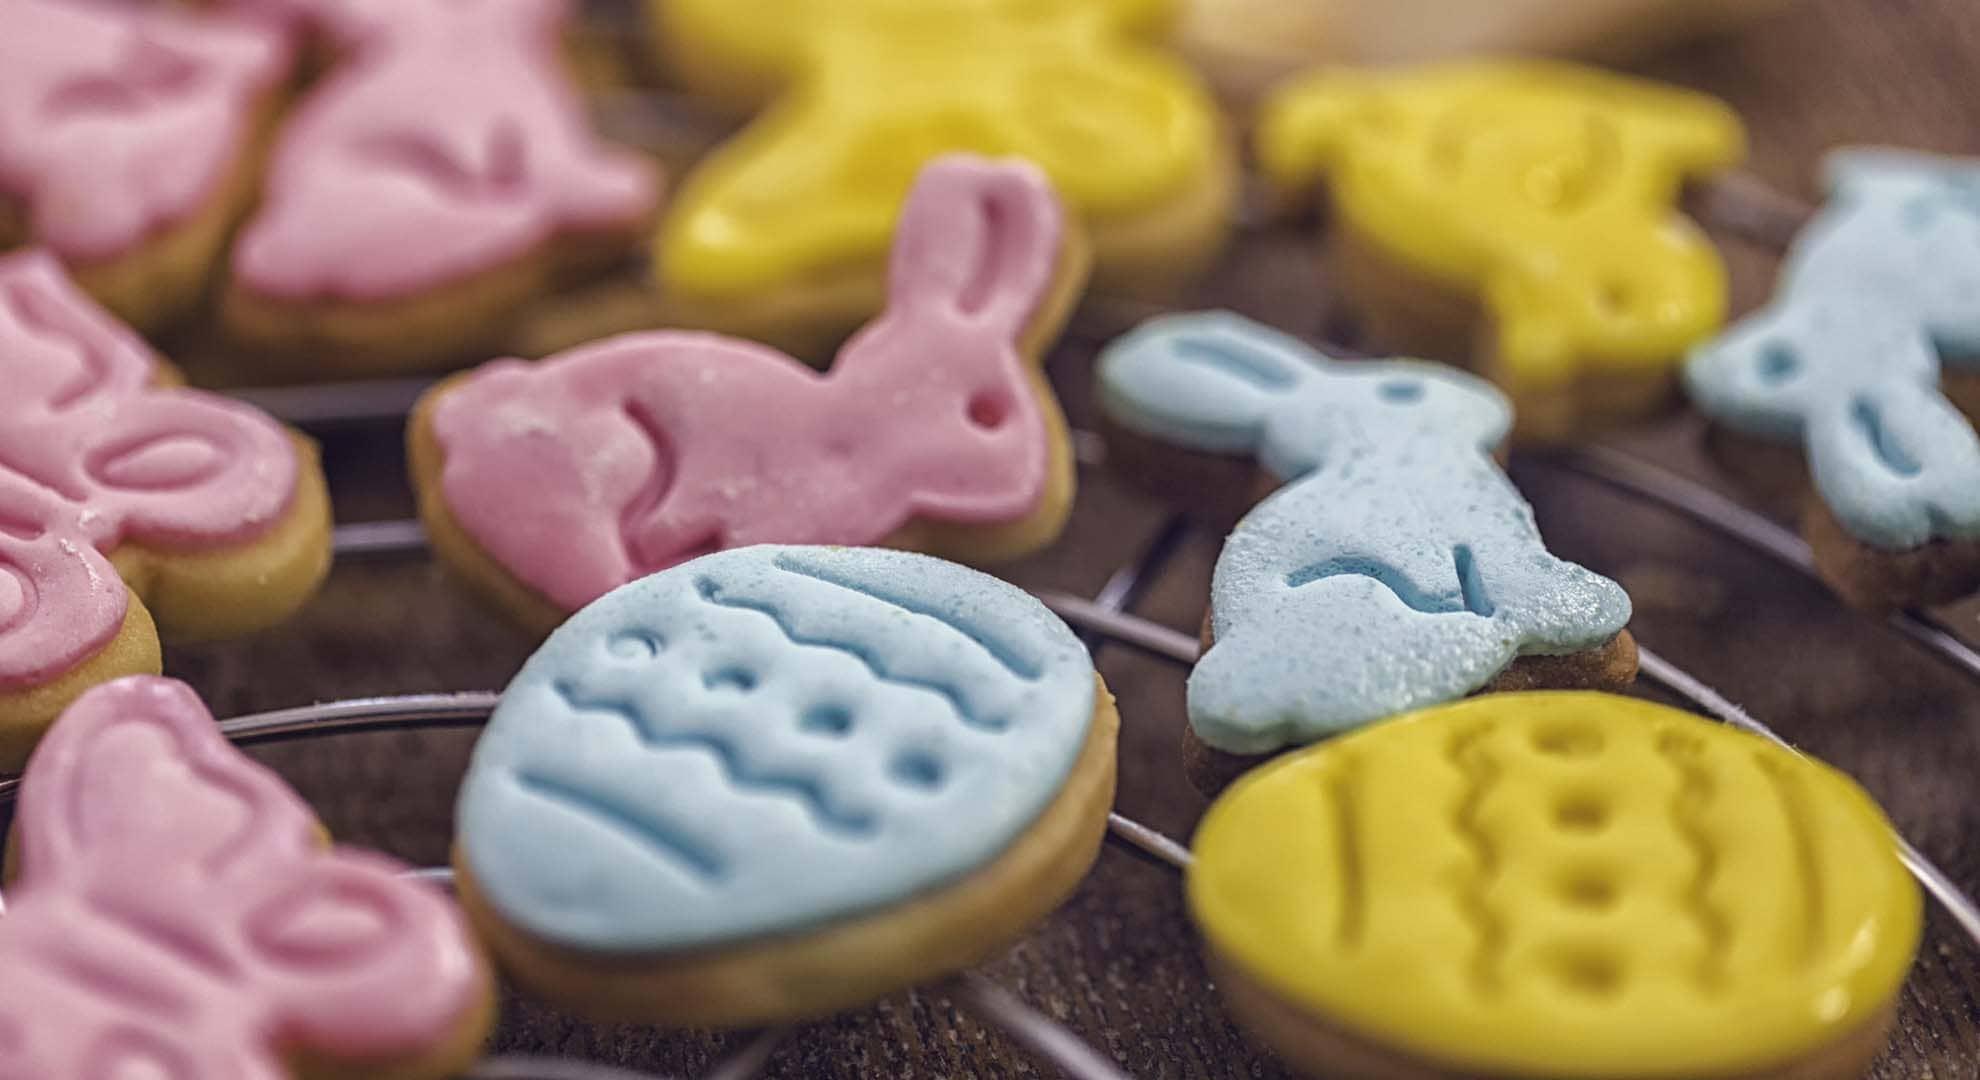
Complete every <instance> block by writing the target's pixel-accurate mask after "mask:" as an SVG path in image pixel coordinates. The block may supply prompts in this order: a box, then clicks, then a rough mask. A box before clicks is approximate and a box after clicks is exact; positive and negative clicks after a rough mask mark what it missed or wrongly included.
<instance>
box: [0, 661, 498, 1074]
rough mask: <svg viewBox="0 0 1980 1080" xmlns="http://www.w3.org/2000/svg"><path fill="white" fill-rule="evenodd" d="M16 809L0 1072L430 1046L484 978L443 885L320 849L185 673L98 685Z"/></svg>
mask: <svg viewBox="0 0 1980 1080" xmlns="http://www.w3.org/2000/svg"><path fill="white" fill-rule="evenodd" d="M17 824H18V827H19V832H18V842H19V843H20V845H21V850H20V852H19V854H20V856H21V858H20V863H19V867H20V871H21V873H20V876H19V878H18V879H17V880H15V881H14V882H12V883H10V885H9V886H8V889H7V911H6V914H5V916H4V917H0V969H4V970H5V971H6V972H7V977H6V978H5V979H4V980H0V1034H4V1035H5V1036H6V1037H4V1038H0V1075H5V1076H9V1077H30V1076H32V1077H58V1076H59V1077H68V1078H74V1080H121V1078H124V1077H137V1076H143V1077H157V1078H159V1080H195V1078H208V1077H239V1078H247V1077H254V1078H257V1080H258V1078H275V1077H285V1076H289V1075H290V1073H291V1069H290V1062H291V1060H292V1058H293V1056H294V1055H295V1054H297V1053H298V1052H303V1053H307V1054H309V1055H310V1056H312V1057H314V1058H319V1059H321V1058H333V1059H337V1060H358V1061H376V1060H380V1059H389V1058H404V1057H413V1056H416V1055H418V1054H419V1053H421V1052H423V1051H426V1050H430V1049H433V1048H435V1047H436V1046H438V1045H442V1044H443V1043H444V1041H445V1040H446V1039H447V1038H448V1037H449V1035H450V1033H452V1032H454V1031H456V1030H458V1028H459V1027H460V1025H462V1024H463V1023H464V1022H465V1021H466V1020H467V1019H468V1018H469V1017H470V1016H471V1015H472V1010H474V1009H476V1008H479V1007H480V1006H479V999H480V997H481V995H483V994H485V993H486V992H487V991H486V989H485V987H486V980H487V976H486V974H485V973H484V972H483V971H482V968H481V962H480V959H479V956H478V954H477V952H476V950H475V948H474V946H473V945H472V944H471V942H470V938H469V936H468V934H467V931H466V927H465V926H464V925H463V923H462V921H461V920H460V918H459V917H458V916H457V915H456V914H455V912H454V910H453V908H452V906H451V905H450V904H449V903H448V902H447V901H446V899H445V898H443V897H442V896H441V895H440V894H438V893H437V892H435V891H434V890H433V889H432V888H431V887H430V886H427V885H424V884H420V883H415V882H410V881H406V880H403V879H401V878H400V877H398V873H399V871H400V869H401V868H400V867H399V866H398V865H397V864H396V863H394V862H392V861H391V860H389V859H385V858H382V857H379V856H376V855H372V854H369V853H364V852H357V851H350V850H345V849H330V850H325V849H324V847H323V844H322V839H321V833H320V827H319V826H318V824H317V822H316V820H315V818H314V817H313V816H312V815H311V814H310V812H309V809H308V807H307V806H306V805H305V804H304V803H303V802H302V800H301V799H299V798H298V797H297V796H296V795H295V793H294V792H292V791H290V790H289V789H288V788H287V787H286V786H284V785H283V784H282V782H281V780H280V779H279V778H277V777H276V776H275V775H274V774H273V773H271V772H269V771H268V770H267V769H265V768H264V767H262V766H261V765H258V764H256V763H254V762H252V761H250V760H249V759H248V758H246V757H245V756H243V755H242V754H241V753H240V752H239V751H237V750H235V749H234V748H233V747H232V746H230V745H229V744H228V742H227V741H226V739H225V738H224V737H222V736H221V734H220V731H219V728H218V727H217V726H216V725H215V724H214V722H213V717H212V715H211V714H210V713H208V712H207V710H206V708H205V706H204V705H202V704H201V703H200V701H199V699H198V697H196V696H195V695H194V694H193V692H192V691H191V690H190V689H189V688H187V687H186V686H184V685H183V684H180V683H176V682H172V681H170V680H166V679H158V678H151V677H135V678H128V679H121V680H118V681H116V682H111V683H106V684H104V685H103V686H100V687H97V688H96V689H94V690H91V691H90V692H88V693H87V694H85V695H83V696H82V698H80V699H79V700H78V701H77V702H76V703H75V704H74V705H73V706H71V707H70V708H69V710H68V711H67V712H66V713H64V714H63V716H62V718H61V719H60V720H58V721H57V722H56V724H55V726H54V727H53V728H52V729H50V731H49V733H48V736H47V738H46V739H44V740H43V741H42V743H41V745H40V747H39V748H38V749H37V750H36V752H35V755H34V757H33V759H32V760H31V761H30V763H29V766H28V772H27V776H26V778H25V780H24V781H23V784H22V788H21V800H20V818H19V821H18V823H17Z"/></svg>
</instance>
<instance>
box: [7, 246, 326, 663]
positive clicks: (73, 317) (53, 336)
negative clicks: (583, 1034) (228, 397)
mask: <svg viewBox="0 0 1980 1080" xmlns="http://www.w3.org/2000/svg"><path fill="white" fill-rule="evenodd" d="M159 375H160V365H159V362H158V360H157V358H156V356H155V355H154V354H153V353H152V352H151V350H150V349H149V348H148V347H147V346H146V345H145V344H144V342H143V341H141V340H140V339H139V338H138V337H137V336H136V335H135V334H132V333H131V332H130V331H129V330H128V329H126V328H124V327H123V326H120V325H119V324H117V323H116V322H115V321H114V320H113V319H111V318H110V317H109V316H108V315H107V314H106V313H105V312H104V311H103V310H102V309H101V308H98V307H97V306H96V305H95V304H93V303H92V302H91V301H90V300H89V299H88V298H87V297H85V296H83V295H82V293H81V292H79V291H78V290H77V289H76V287H75V286H74V285H73V284H71V283H70V282H69V280H68V279H67V278H66V277H64V276H63V273H62V271H61V269H60V267H58V266H57V265H56V263H55V260H54V259H53V258H51V257H50V256H48V255H46V254H43V253H27V254H21V255H14V256H9V257H6V258H0V692H5V691H8V690H14V689H19V688H22V687H25V686H32V685H34V684H38V683H41V682H45V681H47V680H48V679H50V678H52V677H55V676H58V675H60V674H62V673H64V672H66V671H68V670H70V669H72V668H74V667H75V666H76V665H78V664H80V663H81V662H82V661H83V660H85V659H86V658H88V657H89V656H90V655H92V654H93V653H95V652H96V651H98V650H99V649H101V648H102V647H103V646H104V645H105V644H106V643H107V642H108V641H109V640H110V639H111V638H112V637H113V636H115V635H116V633H117V631H118V629H119V627H120V626H122V624H123V620H124V613H125V608H126V604H127V596H126V589H125V586H124V583H123V582H122V581H120V580H119V578H118V575H117V572H116V571H115V570H114V569H113V568H112V566H111V563H110V560H109V558H108V556H112V555H121V554H122V553H125V552H127V551H141V552H153V553H198V552H207V551H215V550H220V549H224V548H229V547H232V546H236V545H242V544H247V543H251V542H252V541H254V540H255V539H256V538H257V537H260V536H262V535H264V534H266V533H267V532H268V531H270V530H271V529H272V528H274V527H275V526H276V524H277V523H278V522H279V521H280V520H281V519H282V517H283V515H284V514H285V513H287V511H288V510H289V509H290V507H291V505H292V504H293V503H294V501H295V500H296V497H297V491H298V480H299V476H300V473H301V468H300V464H299V462H298V458H297V452H296V447H295V445H294V444H293V443H292V442H291V441H290V439H289V436H288V435H287V433H286V432H285V431H284V430H283V429H282V427H281V426H280V425H278V424H276V423H275V422H274V421H272V420H270V419H268V418H267V417H266V416H263V415H262V414H260V413H258V412H255V411H254V410H252V409H249V408H247V407H246V406H243V405H238V404H234V403H231V402H228V401H224V400H222V399H220V398H217V397H213V396H210V395H207V394H202V393H198V392H195V391H190V390H181V389H176V388H169V387H161V386H157V385H155V384H156V383H157V381H158V379H159Z"/></svg>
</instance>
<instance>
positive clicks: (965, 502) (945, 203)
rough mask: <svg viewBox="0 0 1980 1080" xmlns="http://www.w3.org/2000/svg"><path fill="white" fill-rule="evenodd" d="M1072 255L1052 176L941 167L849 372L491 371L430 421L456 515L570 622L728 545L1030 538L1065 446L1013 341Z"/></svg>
mask: <svg viewBox="0 0 1980 1080" xmlns="http://www.w3.org/2000/svg"><path fill="white" fill-rule="evenodd" d="M1062 235H1063V211H1062V210H1061V208H1060V205H1059V203H1058V200H1057V198H1056V197H1055V196H1054V195H1053V193H1052V190H1051V188H1050V186H1049V184H1048V183H1047V181H1046V180H1045V179H1044V177H1043V176H1042V175H1041V174H1040V173H1038V172H1037V171H1036V170H1035V169H1033V168H1031V167H1029V166H1026V165H1019V164H1000V163H998V164H993V163H989V162H984V161H980V160H975V159H969V158H946V159H942V160H940V161H938V162H937V163H936V164H934V165H931V166H929V167H928V168H927V170H925V171H924V172H923V174H922V176H921V178H920V179H919V181H918V182H917V183H916V185H915V188H914V191H913V193H912V194H911V195H910V196H909V199H908V203H907V208H906V209H905V211H904V212H903V217H902V219H901V226H900V229H899V230H898V232H897V234H896V239H895V250H894V262H893V266H892V273H891V282H890V298H889V301H888V306H887V310H886V311H885V312H884V313H882V314H881V315H880V317H879V318H878V319H876V320H875V321H874V322H873V323H871V324H870V325H868V326H867V327H866V328H865V329H864V330H863V331H861V332H860V334H859V335H858V336H856V337H854V338H853V339H852V340H851V341H850V342H848V343H847V344H846V346H845V348H844V350H843V351H842V352H841V353H840V354H839V359H838V362H837V364H836V365H835V366H834V367H833V368H832V370H831V372H830V374H826V375H820V374H818V373H816V372H814V371H812V370H811V369H810V368H808V367H806V366H804V365H803V364H800V363H798V362H797V361H794V360H792V359H790V358H789V357H786V356H784V355H782V354H781V353H777V352H773V351H771V350H769V349H767V348H764V347H763V346H760V345H756V344H752V343H749V342H743V341H734V340H730V339H726V338H721V337H717V336H714V335H708V334H696V333H686V332H657V333H642V334H628V335H625V336H623V337H618V338H614V339H610V340H607V341H602V342H598V343H595V344H592V345H588V346H585V347H582V348H579V349H576V350H573V351H571V352H568V353H565V354H563V355H561V356H558V357H553V358H551V359H549V360H545V361H543V362H542V363H540V364H536V365H529V364H525V363H522V362H521V361H514V360H505V361H499V362H496V363H493V364H489V365H487V366H485V367H483V368H482V369H480V370H479V371H477V372H476V373H474V374H473V375H472V376H470V377H469V378H468V379H467V381H466V382H465V384H464V385H462V386H461V387H460V388H458V389H456V390H454V391H453V392H451V393H449V394H447V395H446V396H445V397H444V398H443V399H442V400H441V401H440V403H439V406H438V407H437V408H436V410H435V412H434V417H433V426H434V433H435V435H436V436H437V438H438V441H439V444H440V447H441V450H442V452H443V453H444V455H445V467H444V469H443V472H442V475H441V481H440V483H441V491H442V494H443V496H444V498H445V499H446V503H447V506H448V508H449V510H450V511H451V512H452V514H453V516H454V517H455V518H456V519H457V520H458V521H459V522H460V524H461V525H462V526H463V527H464V528H465V529H466V530H467V532H468V534H469V535H470V536H472V537H473V538H474V539H475V541H476V543H477V544H478V545H480V546H481V547H482V548H483V549H485V550H486V551H487V552H489V553H490V554H491V555H493V556H494V558H495V559H496V560H498V561H499V562H500V563H501V564H502V565H503V566H505V567H507V568H508V570H509V571H510V572H511V573H512V574H514V575H515V576H516V577H518V578H519V579H521V580H522V581H523V582H525V583H526V584H528V585H530V586H532V587H534V588H535V589H537V590H538V591H540V592H541V593H543V594H544V595H545V596H547V597H548V598H549V599H550V600H551V601H552V602H553V603H555V604H557V605H558V606H560V607H563V608H566V609H571V610H575V609H577V608H579V607H582V606H584V605H585V604H586V603H589V602H590V601H591V600H593V599H596V598H597V597H599V596H601V595H603V594H604V593H606V592H608V591H610V590H611V589H613V588H616V587H617V586H619V585H621V584H624V583H625V582H627V581H630V580H632V579H634V578H637V577H640V576H643V575H645V574H649V573H653V572H655V571H658V570H661V569H663V568H665V567H668V566H671V565H673V564H674V563H677V562H681V561H683V560H685V559H688V558H692V557H693V556H695V555H699V554H704V553H706V552H709V551H713V550H718V549H721V548H727V547H740V546H744V545H748V544H756V543H766V542H775V543H791V544H803V543H826V544H870V543H874V542H876V541H879V540H881V539H883V538H885V537H886V536H887V535H888V534H890V533H892V532H894V531H895V530H897V529H899V528H900V527H901V526H902V525H904V524H906V523H907V522H908V521H909V520H910V519H915V518H922V519H930V520H934V521H941V522H955V523H965V524H970V523H1001V522H1009V521H1014V520H1017V519H1020V518H1022V517H1023V516H1025V515H1026V514H1027V513H1029V512H1030V511H1031V510H1032V509H1033V508H1035V507H1036V506H1037V504H1038V500H1039V499H1040V498H1041V496H1042V494H1043V491H1044V487H1045V484H1046V481H1047V479H1048V475H1049V474H1048V470H1049V467H1050V463H1049V456H1050V444H1049V441H1048V439H1047V430H1046V421H1045V418H1044V416H1043V415H1042V414H1041V412H1040V409H1039V404H1038V401H1037V398H1036V396H1035V395H1034V394H1033V392H1032V390H1031V388H1030V386H1029V384H1028V374H1027V372H1028V367H1027V361H1026V359H1025V358H1024V357H1023V356H1022V355H1020V352H1019V349H1018V344H1017V343H1018V341H1019V339H1020V337H1021V335H1022V334H1023V333H1024V332H1025V330H1026V327H1027V325H1028V324H1029V323H1030V321H1031V319H1032V317H1033V315H1034V314H1035V312H1036V311H1037V309H1038V307H1039V305H1040V304H1041V303H1042V302H1043V301H1044V299H1045V298H1046V296H1047V295H1048V293H1049V290H1050V289H1051V287H1052V283H1053V275H1054V271H1055V267H1056V263H1057V260H1058V257H1059V252H1060V245H1061V242H1062Z"/></svg>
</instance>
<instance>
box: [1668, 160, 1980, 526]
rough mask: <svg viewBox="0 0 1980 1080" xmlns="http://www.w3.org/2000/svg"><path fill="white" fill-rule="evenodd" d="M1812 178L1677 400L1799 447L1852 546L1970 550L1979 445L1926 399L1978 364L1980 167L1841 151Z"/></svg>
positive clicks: (1947, 407)
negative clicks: (1780, 246) (1793, 224)
mask: <svg viewBox="0 0 1980 1080" xmlns="http://www.w3.org/2000/svg"><path fill="white" fill-rule="evenodd" d="M1828 174H1829V175H1828V179H1829V185H1828V186H1829V191H1830V198H1831V201H1830V204H1829V206H1828V207H1827V208H1826V209H1825V210H1824V211H1823V212H1822V213H1821V214H1820V215H1819V216H1818V217H1817V218H1816V219H1815V221H1814V222H1813V223H1812V224H1810V225H1809V226H1808V228H1807V229H1806V230H1805V231H1804V232H1803V233H1802V235H1801V236H1800V238H1799V239H1798V240H1797V241H1796V242H1795V245H1794V248H1793V250H1792V251H1790V252H1789V254H1788V257H1787V261H1786V263H1785V264H1784V266H1783V267H1782V270H1781V279H1780V287H1779V290H1778V292H1777V293H1776V295H1775V298H1774V301H1773V302H1772V303H1771V304H1769V305H1768V306H1767V307H1766V308H1765V309H1763V310H1761V311H1759V312H1757V313H1755V314H1754V315H1752V316H1751V317H1749V318H1747V319H1745V320H1742V321H1741V322H1740V323H1739V324H1738V325H1737V326H1735V327H1733V328H1732V329H1731V330H1730V331H1728V332H1727V333H1726V334H1725V335H1724V336H1723V337H1721V338H1719V339H1718V340H1716V341H1714V342H1711V343H1710V344H1708V345H1704V346H1701V347H1700V348H1699V349H1697V350H1696V351H1695V352H1694V353H1693V355H1692V358H1691V362H1690V365H1689V366H1688V367H1687V369H1686V372H1685V374H1686V377H1687V380H1688V382H1689V385H1690V390H1691V395H1692V398H1693V400H1695V401H1696V402H1697V403H1698V405H1699V407H1700V408H1701V409H1703V410H1704V411H1705V412H1706V413H1708V414H1709V415H1711V417H1712V418H1713V419H1714V420H1715V421H1717V422H1719V423H1722V424H1725V425H1727V426H1728V427H1731V428H1734V429H1736V430H1739V431H1742V432H1746V433H1748V434H1752V435H1757V436H1761V437H1765V438H1771V439H1777V440H1781V441H1799V442H1800V443H1801V444H1802V446H1803V448H1804V450H1805V451H1806V453H1807V455H1808V463H1809V467H1810V470H1811V472H1812V473H1813V475H1814V479H1815V486H1816V489H1817V490H1818V491H1819V492H1820V494H1821V496H1822V498H1823V500H1824V501H1825V502H1827V504H1828V506H1829V509H1830V510H1831V511H1833V512H1834V514H1835V516H1836V519H1837V520H1838V521H1840V522H1841V523H1842V525H1843V527H1844V528H1845V529H1846V530H1847V531H1848V532H1849V533H1850V534H1851V535H1852V536H1854V537H1856V538H1857V539H1858V540H1861V541H1863V542H1864V543H1866V544H1869V545H1872V546H1874V547H1878V548H1883V549H1886V550H1901V549H1905V548H1912V547H1917V546H1919V545H1921V544H1924V543H1926V542H1928V541H1931V540H1967V539H1972V538H1974V537H1977V536H1980V439H1976V438H1975V435H1974V431H1973V427H1972V425H1971V424H1970V423H1969V422H1968V421H1967V419H1966V418H1965V417H1964V416H1962V415H1961V414H1960V412H1959V410H1958V409H1957V408H1956V407H1955V406H1954V405H1953V403H1952V402H1950V401H1948V400H1947V399H1946V397H1945V395H1944V394H1943V393H1941V391H1940V389H1939V380H1940V374H1941V371H1942V369H1943V368H1944V367H1945V366H1947V365H1952V366H1955V367H1958V368H1961V369H1965V368H1971V367H1973V366H1974V365H1976V364H1980V163H1975V162H1972V161H1960V160H1954V159H1947V158H1936V157H1930V156H1927V155H1923V154H1908V153H1901V152H1896V151H1874V150H1857V151H1846V152H1840V153H1837V154H1835V155H1832V156H1831V157H1830V159H1829V165H1828Z"/></svg>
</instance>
